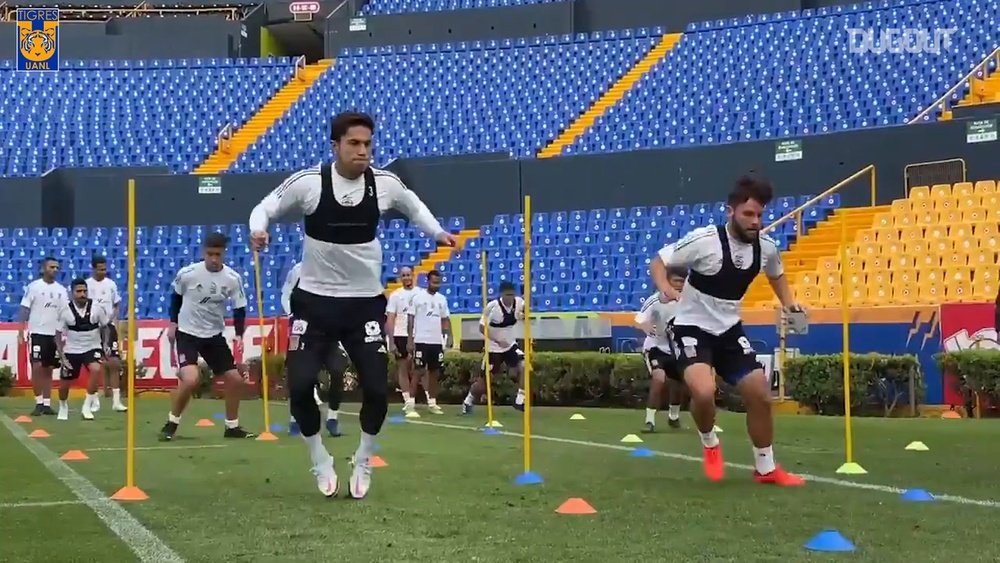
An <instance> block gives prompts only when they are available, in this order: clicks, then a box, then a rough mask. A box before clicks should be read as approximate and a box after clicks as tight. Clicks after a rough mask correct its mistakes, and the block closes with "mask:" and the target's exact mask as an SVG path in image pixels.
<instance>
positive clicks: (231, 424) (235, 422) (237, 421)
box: [226, 418, 240, 428]
mask: <svg viewBox="0 0 1000 563" xmlns="http://www.w3.org/2000/svg"><path fill="white" fill-rule="evenodd" d="M239 425H240V419H238V418H234V419H233V420H226V428H238V427H239Z"/></svg>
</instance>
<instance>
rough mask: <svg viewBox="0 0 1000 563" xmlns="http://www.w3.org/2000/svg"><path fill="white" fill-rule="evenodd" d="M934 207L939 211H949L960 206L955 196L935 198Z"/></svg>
mask: <svg viewBox="0 0 1000 563" xmlns="http://www.w3.org/2000/svg"><path fill="white" fill-rule="evenodd" d="M933 201H934V209H935V210H937V211H938V212H944V211H949V210H952V209H955V208H957V207H958V204H957V203H956V202H955V198H953V197H941V198H937V199H934V200H933Z"/></svg>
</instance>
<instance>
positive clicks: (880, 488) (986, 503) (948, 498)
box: [341, 411, 1000, 508]
mask: <svg viewBox="0 0 1000 563" xmlns="http://www.w3.org/2000/svg"><path fill="white" fill-rule="evenodd" d="M341 414H349V415H352V416H357V413H353V412H343V411H341ZM405 423H406V424H419V425H423V426H436V427H438V428H451V429H454V430H470V431H475V432H480V431H481V430H482V429H481V428H478V427H473V426H462V425H459V424H445V423H441V422H424V421H417V420H412V419H408V420H406V422H405ZM500 434H503V435H505V436H514V437H518V438H523V437H524V434H519V433H517V432H506V431H503V430H501V431H500ZM531 439H532V440H542V441H545V442H557V443H560V444H573V445H576V446H588V447H591V448H604V449H608V450H618V451H622V452H630V451H632V450H633V449H634V448H630V447H628V446H619V445H616V444H602V443H600V442H588V441H586V440H572V439H569V438H556V437H554V436H539V435H537V434H532V435H531ZM651 451H653V454H654V455H657V456H660V457H667V458H671V459H679V460H681V461H690V462H695V463H701V458H700V457H695V456H690V455H685V454H679V453H674V452H661V451H655V450H651ZM726 467H732V468H733V469H744V470H747V471H752V470H753V466H750V465H744V464H742V463H730V462H726ZM796 475H799V476H800V477H802V478H803V479H805V480H806V481H812V482H814V483H824V484H826V485H833V486H836V487H846V488H849V489H862V490H866V491H876V492H879V493H887V494H893V495H899V494H902V493H903V491H904V490H905V489H900V488H898V487H890V486H888V485H877V484H874V483H858V482H855V481H845V480H843V479H834V478H831V477H822V476H819V475H808V474H805V473H796ZM931 494H933V495H934V498H935V499H937V500H941V501H945V502H953V503H956V504H965V505H973V506H983V507H986V508H1000V502H998V501H995V500H980V499H973V498H966V497H961V496H956V495H945V494H940V495H939V494H937V493H935V492H934V491H931Z"/></svg>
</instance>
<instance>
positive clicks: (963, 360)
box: [934, 350, 1000, 414]
mask: <svg viewBox="0 0 1000 563" xmlns="http://www.w3.org/2000/svg"><path fill="white" fill-rule="evenodd" d="M934 359H935V361H937V365H938V367H939V368H940V369H941V373H951V374H954V375H955V376H956V380H957V383H956V388H955V391H957V392H958V393H959V394H961V395H962V397H963V403H964V405H963V406H965V408H966V410H967V412H970V413H971V412H973V409H974V408H976V407H977V401H976V395H977V394H978V395H979V398H980V402H979V405H980V406H982V407H985V408H984V410H986V409H988V408H990V407H993V409H995V408H996V406H997V405H998V404H1000V351H997V350H960V351H957V352H942V353H940V354H936V355H935V356H934ZM980 414H986V413H980Z"/></svg>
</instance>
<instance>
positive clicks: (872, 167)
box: [760, 164, 877, 234]
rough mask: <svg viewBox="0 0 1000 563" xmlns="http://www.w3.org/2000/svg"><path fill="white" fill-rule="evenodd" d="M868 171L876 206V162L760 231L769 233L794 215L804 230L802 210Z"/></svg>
mask: <svg viewBox="0 0 1000 563" xmlns="http://www.w3.org/2000/svg"><path fill="white" fill-rule="evenodd" d="M868 172H871V173H872V180H871V195H872V200H871V201H872V203H871V206H872V207H875V200H876V195H877V193H876V186H875V165H874V164H869V165H868V166H865V167H864V168H862V169H861V170H858V171H857V172H855V173H854V174H851V175H850V176H848V177H847V178H844V179H843V180H841V181H839V182H837V183H836V184H834V185H833V187H832V188H830V189H828V190H826V191H825V192H823V193H821V194H819V195H818V196H815V197H813V198H812V199H810V200H809V201H807V202H805V203H803V204H802V205H800V206H798V207H796V208H795V209H793V210H791V211H789V212H788V213H786V214H785V215H783V216H782V217H779V218H778V219H777V220H776V221H775V222H773V223H771V224H770V225H768V226H766V227H764V228H763V229H761V231H760V232H762V233H764V234H767V233H768V232H770V231H773V230H774V229H775V228H776V227H777V226H778V225H780V224H782V223H784V222H786V221H788V220H789V219H791V218H793V217H794V218H795V224H796V229H798V230H797V232H799V233H801V232H802V212H803V211H805V210H806V209H808V208H809V207H812V206H813V205H815V204H816V203H817V202H818V201H820V200H821V199H823V198H825V197H826V196H828V195H830V194H832V193H834V192H836V191H837V190H839V189H840V188H843V187H844V186H846V185H847V184H850V183H851V182H853V181H854V180H857V179H858V178H860V177H861V176H862V175H864V174H866V173H868Z"/></svg>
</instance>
